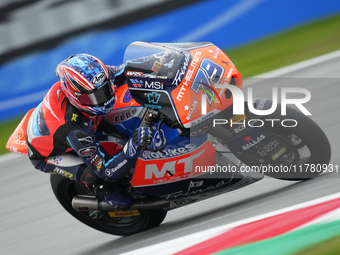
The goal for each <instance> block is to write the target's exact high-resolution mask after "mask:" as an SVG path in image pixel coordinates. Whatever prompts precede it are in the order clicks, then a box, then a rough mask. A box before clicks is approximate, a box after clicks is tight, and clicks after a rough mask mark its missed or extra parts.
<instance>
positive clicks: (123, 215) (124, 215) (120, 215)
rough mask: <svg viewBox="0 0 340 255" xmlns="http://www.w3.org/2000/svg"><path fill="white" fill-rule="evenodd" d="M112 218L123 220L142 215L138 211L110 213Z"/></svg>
mask: <svg viewBox="0 0 340 255" xmlns="http://www.w3.org/2000/svg"><path fill="white" fill-rule="evenodd" d="M108 214H109V215H110V216H111V217H115V218H117V217H118V218H122V217H131V216H138V215H140V213H139V211H138V210H131V211H121V212H108Z"/></svg>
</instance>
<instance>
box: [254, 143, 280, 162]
mask: <svg viewBox="0 0 340 255" xmlns="http://www.w3.org/2000/svg"><path fill="white" fill-rule="evenodd" d="M279 145H280V143H279V142H278V141H277V140H276V139H275V140H274V141H271V142H269V143H267V144H266V145H264V146H262V147H261V149H260V150H258V151H257V153H258V154H260V155H261V156H262V157H264V156H266V155H267V154H268V153H270V152H271V151H273V150H275V149H276V148H277V147H279ZM273 160H274V159H273Z"/></svg>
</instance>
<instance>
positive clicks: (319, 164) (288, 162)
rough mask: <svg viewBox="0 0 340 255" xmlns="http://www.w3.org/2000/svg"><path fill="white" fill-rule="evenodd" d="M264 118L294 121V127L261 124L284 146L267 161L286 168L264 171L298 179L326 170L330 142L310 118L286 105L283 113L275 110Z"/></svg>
mask: <svg viewBox="0 0 340 255" xmlns="http://www.w3.org/2000/svg"><path fill="white" fill-rule="evenodd" d="M278 109H280V107H278ZM283 117H284V118H283ZM266 119H277V120H280V122H281V120H283V119H293V120H296V121H297V122H298V124H297V125H296V126H295V127H282V126H278V125H277V126H275V125H274V127H271V125H272V124H271V123H270V125H267V126H264V127H265V128H266V129H267V130H268V131H269V132H270V133H271V134H272V135H273V137H274V138H275V139H276V140H278V141H279V142H280V144H283V145H284V146H285V147H286V152H285V153H283V155H282V156H280V157H279V158H278V159H276V160H275V161H273V162H271V163H270V165H271V166H278V168H277V169H279V166H286V168H285V170H286V171H287V170H289V171H287V172H285V171H278V172H267V173H265V174H266V175H268V176H271V177H274V178H277V179H282V180H292V181H299V180H307V179H311V178H314V177H316V176H318V175H319V174H320V173H322V172H325V171H327V168H328V164H329V162H330V158H331V147H330V143H329V141H328V139H327V137H326V135H325V133H324V132H323V131H322V129H321V128H320V127H319V126H318V125H317V124H316V123H315V122H314V121H313V120H311V119H310V118H308V117H307V116H305V115H303V114H302V113H301V112H299V111H296V110H294V109H292V108H288V107H287V114H286V116H281V114H280V112H279V111H278V110H277V111H275V112H274V113H273V114H271V115H270V116H267V117H266ZM276 123H279V122H276ZM291 126H293V125H291ZM238 157H239V158H240V159H241V160H242V161H243V162H244V163H245V164H248V165H260V164H261V162H259V161H258V160H256V159H254V158H252V157H250V156H249V155H245V154H243V155H238ZM280 169H283V168H282V167H281V168H280Z"/></svg>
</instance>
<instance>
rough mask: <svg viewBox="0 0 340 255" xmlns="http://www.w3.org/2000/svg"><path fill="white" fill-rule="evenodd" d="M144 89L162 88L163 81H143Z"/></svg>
mask: <svg viewBox="0 0 340 255" xmlns="http://www.w3.org/2000/svg"><path fill="white" fill-rule="evenodd" d="M144 87H145V88H146V89H163V82H159V81H152V82H151V83H149V82H148V81H145V86H144Z"/></svg>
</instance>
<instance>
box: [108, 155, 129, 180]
mask: <svg viewBox="0 0 340 255" xmlns="http://www.w3.org/2000/svg"><path fill="white" fill-rule="evenodd" d="M126 163H127V160H126V159H124V160H123V161H122V162H120V163H119V164H118V165H117V166H116V167H114V168H111V169H106V170H105V174H106V176H108V177H111V176H112V175H113V174H114V172H116V171H117V170H119V169H120V168H122V166H124V165H125V164H126Z"/></svg>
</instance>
